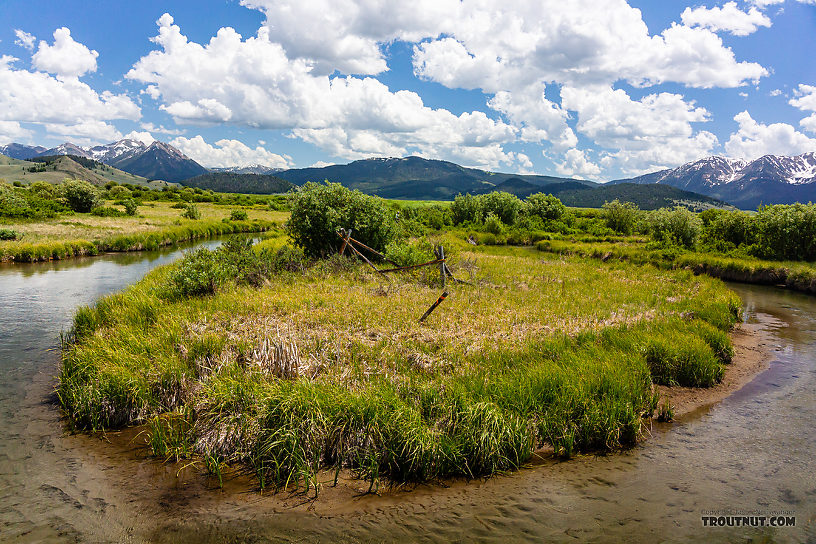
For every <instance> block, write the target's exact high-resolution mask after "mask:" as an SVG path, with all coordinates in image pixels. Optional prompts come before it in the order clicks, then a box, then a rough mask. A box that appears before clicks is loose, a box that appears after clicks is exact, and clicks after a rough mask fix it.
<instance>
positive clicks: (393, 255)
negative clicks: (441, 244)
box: [385, 240, 434, 266]
mask: <svg viewBox="0 0 816 544" xmlns="http://www.w3.org/2000/svg"><path fill="white" fill-rule="evenodd" d="M385 256H386V257H388V259H389V260H391V261H393V262H394V263H396V264H397V265H398V266H413V265H415V264H422V263H426V262H428V261H430V260H432V259H433V258H434V256H433V245H432V244H431V243H429V242H428V241H427V240H419V241H417V242H413V243H410V244H403V243H400V242H396V241H395V242H391V243H390V244H388V246H387V247H386V248H385Z"/></svg>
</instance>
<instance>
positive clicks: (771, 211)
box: [755, 203, 816, 261]
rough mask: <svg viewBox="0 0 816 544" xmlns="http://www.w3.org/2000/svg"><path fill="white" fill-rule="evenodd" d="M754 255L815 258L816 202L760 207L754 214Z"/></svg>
mask: <svg viewBox="0 0 816 544" xmlns="http://www.w3.org/2000/svg"><path fill="white" fill-rule="evenodd" d="M755 222H756V230H757V235H756V236H757V248H756V253H757V256H759V257H762V258H765V259H778V260H794V261H814V260H816V204H813V203H809V204H799V203H797V204H791V205H783V204H777V205H775V206H760V207H759V210H758V211H757V214H756V219H755Z"/></svg>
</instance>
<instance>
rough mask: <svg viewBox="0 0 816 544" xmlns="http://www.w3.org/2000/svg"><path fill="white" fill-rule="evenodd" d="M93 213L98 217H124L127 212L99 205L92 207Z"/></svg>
mask: <svg viewBox="0 0 816 544" xmlns="http://www.w3.org/2000/svg"><path fill="white" fill-rule="evenodd" d="M91 215H96V216H98V217H124V215H125V213H124V212H121V211H119V210H117V209H116V208H111V207H110V206H97V207H95V208H93V209H91Z"/></svg>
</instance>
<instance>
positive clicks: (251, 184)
mask: <svg viewBox="0 0 816 544" xmlns="http://www.w3.org/2000/svg"><path fill="white" fill-rule="evenodd" d="M181 183H182V185H186V186H187V187H198V188H199V189H211V190H213V191H216V192H219V193H249V194H260V195H268V194H275V193H285V192H287V191H289V190H290V189H292V188H293V187H294V185H293V184H292V183H291V182H288V181H286V180H285V179H281V178H279V177H277V176H267V175H263V174H238V173H235V172H209V173H207V174H202V175H200V176H195V177H192V178H190V179H186V180H184V181H182V182H181Z"/></svg>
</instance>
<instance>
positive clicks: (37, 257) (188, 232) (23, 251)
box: [0, 202, 288, 262]
mask: <svg viewBox="0 0 816 544" xmlns="http://www.w3.org/2000/svg"><path fill="white" fill-rule="evenodd" d="M174 206H176V207H174ZM196 208H197V209H198V212H199V214H200V218H199V219H189V218H185V217H182V212H183V211H184V210H182V209H179V208H178V207H177V204H175V203H173V202H149V203H147V204H145V205H144V206H141V207H139V208H138V210H139V214H138V215H137V216H134V217H130V216H125V217H98V216H93V215H91V214H78V213H77V214H73V215H63V216H59V217H56V218H52V219H45V220H38V221H16V222H14V221H8V220H6V221H4V222H3V223H2V224H0V227H2V228H4V229H9V230H11V231H14V232H15V233H17V235H18V238H17V239H16V240H4V241H0V262H37V261H49V260H60V259H66V258H71V257H79V256H88V255H97V254H99V253H105V252H126V251H142V250H154V249H157V248H159V247H170V246H173V245H175V244H178V243H182V242H189V241H193V240H198V239H204V238H209V237H212V236H218V235H223V234H234V233H251V232H264V231H267V230H269V229H272V228H275V227H276V226H278V225H280V224H282V222H283V221H285V220H286V217H287V216H288V214H287V213H285V212H278V211H270V210H268V209H265V208H258V207H240V208H239V207H232V208H230V207H226V206H223V205H218V204H211V203H198V204H196ZM233 209H240V210H241V211H243V212H244V213H245V214H246V215H245V217H246V218H245V219H238V220H236V219H232V218H231V212H232V211H233Z"/></svg>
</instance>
